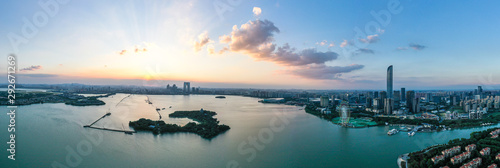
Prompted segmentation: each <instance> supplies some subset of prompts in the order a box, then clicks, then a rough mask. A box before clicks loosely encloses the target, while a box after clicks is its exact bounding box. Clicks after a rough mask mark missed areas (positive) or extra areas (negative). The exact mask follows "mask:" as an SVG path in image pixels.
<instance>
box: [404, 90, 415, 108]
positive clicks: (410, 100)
mask: <svg viewBox="0 0 500 168" xmlns="http://www.w3.org/2000/svg"><path fill="white" fill-rule="evenodd" d="M414 99H415V91H411V90H410V91H408V92H406V108H407V109H408V112H411V113H414V112H415V111H414V109H413V104H414V103H415V102H414Z"/></svg>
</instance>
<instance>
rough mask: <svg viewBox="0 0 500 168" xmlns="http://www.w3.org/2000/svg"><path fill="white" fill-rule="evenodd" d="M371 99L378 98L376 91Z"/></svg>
mask: <svg viewBox="0 0 500 168" xmlns="http://www.w3.org/2000/svg"><path fill="white" fill-rule="evenodd" d="M373 98H374V99H375V98H378V92H377V91H375V92H373Z"/></svg>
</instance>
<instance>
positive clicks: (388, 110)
mask: <svg viewBox="0 0 500 168" xmlns="http://www.w3.org/2000/svg"><path fill="white" fill-rule="evenodd" d="M393 109H394V99H392V98H387V99H385V102H384V112H385V114H387V115H391V114H392V111H393Z"/></svg>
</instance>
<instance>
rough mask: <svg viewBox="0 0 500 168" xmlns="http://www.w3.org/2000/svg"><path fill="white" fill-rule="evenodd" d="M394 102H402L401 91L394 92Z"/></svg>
mask: <svg viewBox="0 0 500 168" xmlns="http://www.w3.org/2000/svg"><path fill="white" fill-rule="evenodd" d="M394 101H395V102H399V101H401V91H399V90H397V91H394Z"/></svg>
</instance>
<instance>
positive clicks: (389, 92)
mask: <svg viewBox="0 0 500 168" xmlns="http://www.w3.org/2000/svg"><path fill="white" fill-rule="evenodd" d="M393 91H394V90H393V89H392V65H391V66H389V67H388V68H387V98H393V97H392V92H393Z"/></svg>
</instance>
